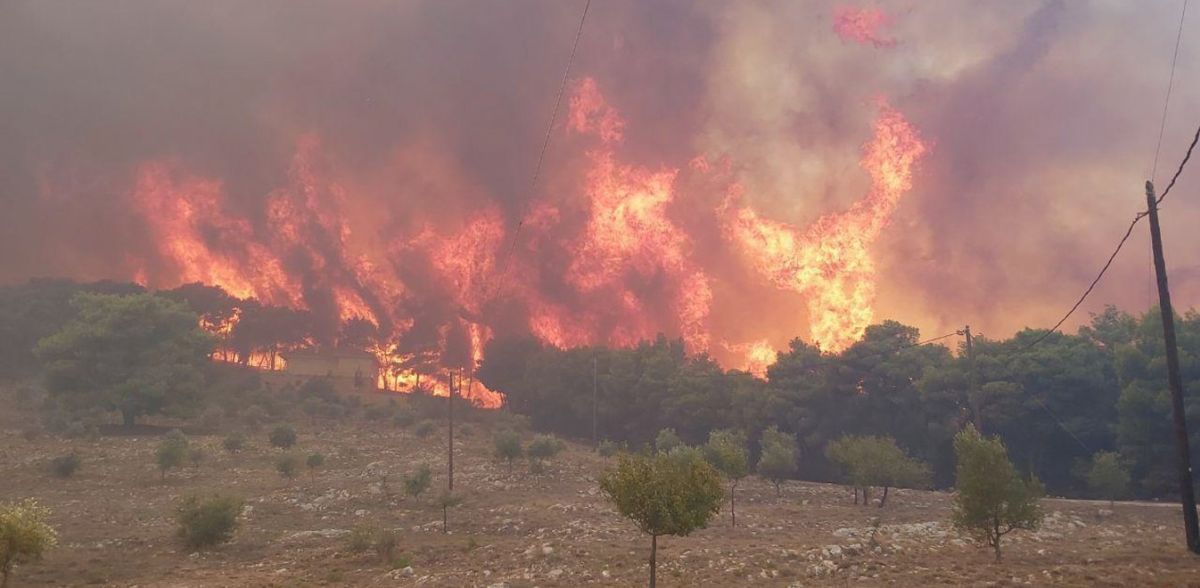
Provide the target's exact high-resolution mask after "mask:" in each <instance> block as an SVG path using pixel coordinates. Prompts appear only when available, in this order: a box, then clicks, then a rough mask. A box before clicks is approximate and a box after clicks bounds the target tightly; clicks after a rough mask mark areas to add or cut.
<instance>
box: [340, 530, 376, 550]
mask: <svg viewBox="0 0 1200 588" xmlns="http://www.w3.org/2000/svg"><path fill="white" fill-rule="evenodd" d="M376 533H377V531H376V530H375V527H371V526H368V525H360V526H357V527H355V528H354V530H352V531H350V535H349V536H348V537H346V547H347V548H348V549H349V550H350V551H351V552H352V553H362V552H364V551H366V550H368V549H371V546H373V545H374V544H375V534H376Z"/></svg>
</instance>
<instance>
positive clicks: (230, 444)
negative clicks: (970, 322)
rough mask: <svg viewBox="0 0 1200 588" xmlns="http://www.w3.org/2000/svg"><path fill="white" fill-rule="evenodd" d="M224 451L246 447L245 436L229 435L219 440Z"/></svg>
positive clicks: (233, 450)
mask: <svg viewBox="0 0 1200 588" xmlns="http://www.w3.org/2000/svg"><path fill="white" fill-rule="evenodd" d="M221 445H222V446H223V447H224V448H225V451H228V452H229V453H237V452H239V451H241V450H243V449H245V448H246V438H245V437H243V436H242V435H230V436H228V437H226V438H225V440H224V441H222V442H221Z"/></svg>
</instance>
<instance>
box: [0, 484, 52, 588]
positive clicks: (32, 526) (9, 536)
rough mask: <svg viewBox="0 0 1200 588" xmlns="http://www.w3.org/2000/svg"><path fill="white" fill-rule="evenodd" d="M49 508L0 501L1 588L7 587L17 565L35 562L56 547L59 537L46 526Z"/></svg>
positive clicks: (34, 502)
mask: <svg viewBox="0 0 1200 588" xmlns="http://www.w3.org/2000/svg"><path fill="white" fill-rule="evenodd" d="M48 518H50V509H48V508H45V507H43V506H40V505H39V504H38V503H37V502H36V501H34V500H25V501H22V502H0V573H2V574H3V577H2V578H0V588H7V586H8V579H9V576H11V575H12V571H13V568H14V567H16V565H17V564H18V563H23V562H27V561H37V560H39V559H41V557H42V554H43V553H45V551H46V550H47V549H50V548H53V547H54V546H55V545H57V544H58V534H57V533H55V532H54V528H53V527H51V526H50V525H49V524H48V523H46V519H48Z"/></svg>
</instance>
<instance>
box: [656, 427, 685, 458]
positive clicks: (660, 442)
mask: <svg viewBox="0 0 1200 588" xmlns="http://www.w3.org/2000/svg"><path fill="white" fill-rule="evenodd" d="M680 445H683V439H680V438H679V435H677V434H676V433H675V429H663V430H661V431H659V432H658V436H656V437H655V438H654V450H655V451H657V452H659V453H670V452H671V450H672V449H675V448H676V447H679V446H680Z"/></svg>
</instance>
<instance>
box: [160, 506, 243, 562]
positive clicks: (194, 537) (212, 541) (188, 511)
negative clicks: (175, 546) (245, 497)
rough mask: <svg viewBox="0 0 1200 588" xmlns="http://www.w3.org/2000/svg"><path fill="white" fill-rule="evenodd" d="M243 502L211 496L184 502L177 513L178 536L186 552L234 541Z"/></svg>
mask: <svg viewBox="0 0 1200 588" xmlns="http://www.w3.org/2000/svg"><path fill="white" fill-rule="evenodd" d="M241 513H242V501H241V499H239V498H234V497H231V496H220V495H217V496H213V497H211V498H208V499H207V500H201V499H200V498H199V497H197V496H189V497H187V498H186V499H184V501H183V504H181V505H180V506H179V509H178V511H177V513H176V520H177V521H178V522H179V536H180V538H182V539H183V542H184V543H185V544H186V545H187V546H188V548H189V549H197V548H202V547H209V546H212V545H217V544H218V543H225V542H226V541H229V540H230V539H231V538H233V532H234V531H235V530H236V529H237V525H238V515H240V514H241Z"/></svg>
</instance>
